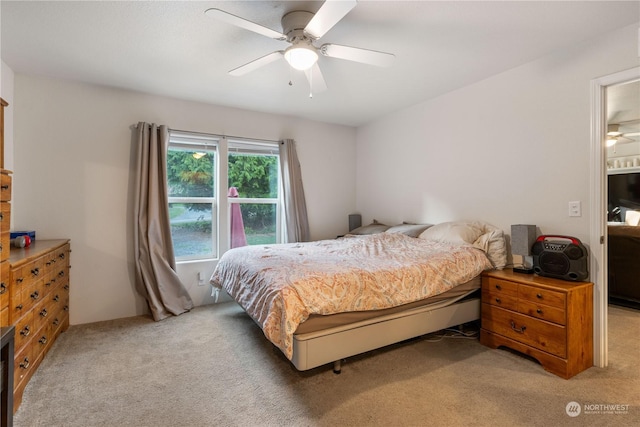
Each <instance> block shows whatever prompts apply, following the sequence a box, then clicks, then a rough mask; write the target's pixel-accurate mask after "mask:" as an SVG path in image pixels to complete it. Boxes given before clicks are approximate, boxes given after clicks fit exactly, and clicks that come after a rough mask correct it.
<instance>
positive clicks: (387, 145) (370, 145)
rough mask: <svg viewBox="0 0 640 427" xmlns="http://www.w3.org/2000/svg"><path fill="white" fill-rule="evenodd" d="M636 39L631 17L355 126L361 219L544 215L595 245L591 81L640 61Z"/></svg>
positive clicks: (548, 230)
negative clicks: (575, 204)
mask: <svg viewBox="0 0 640 427" xmlns="http://www.w3.org/2000/svg"><path fill="white" fill-rule="evenodd" d="M637 43H638V26H637V25H632V26H628V27H625V28H622V29H620V30H617V31H615V32H613V33H609V34H607V35H606V36H605V37H601V38H599V39H598V40H592V41H589V42H585V43H583V44H581V45H579V46H575V47H573V48H571V49H566V50H562V51H558V52H556V53H555V54H553V55H550V56H548V57H545V58H542V59H540V60H537V61H535V62H532V63H529V64H526V65H524V66H521V67H518V68H515V69H512V70H509V71H507V72H504V73H501V74H499V75H496V76H493V77H491V78H488V79H486V80H484V81H481V82H478V83H476V84H473V85H470V86H467V87H464V88H462V89H459V90H457V91H454V92H450V93H447V94H445V95H443V96H441V97H439V98H436V99H432V100H428V101H425V102H423V103H421V104H418V105H416V106H413V107H411V108H407V109H404V110H402V111H399V112H397V113H396V114H393V115H390V116H387V117H384V118H382V119H380V120H377V121H375V122H373V123H370V124H368V125H367V126H363V127H361V128H359V129H358V134H357V203H356V206H357V208H358V210H359V211H360V212H361V213H362V214H363V222H368V221H370V220H371V219H373V218H375V219H377V220H379V221H381V222H388V223H397V222H401V221H403V220H414V221H421V222H426V223H438V222H442V221H448V220H458V219H480V220H485V221H488V222H490V223H493V224H494V225H496V226H498V227H500V228H502V229H503V230H504V231H505V232H506V233H509V232H510V226H511V224H520V223H524V224H536V225H538V227H539V228H540V229H541V231H542V232H543V233H544V234H553V233H559V234H566V235H573V236H576V237H578V238H580V239H582V240H583V242H585V243H588V238H589V224H590V222H589V221H590V218H589V211H590V203H592V200H591V199H592V197H591V195H590V194H589V174H590V154H591V152H590V119H591V113H590V99H591V98H590V81H591V80H592V79H594V78H597V77H600V76H603V75H607V74H611V73H614V72H617V71H621V70H625V69H629V68H632V67H634V66H637V65H638V56H637V55H638V47H637ZM575 200H578V201H581V202H582V216H581V217H579V218H576V217H571V218H570V217H569V216H568V202H569V201H575Z"/></svg>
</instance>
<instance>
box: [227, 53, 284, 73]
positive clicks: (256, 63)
mask: <svg viewBox="0 0 640 427" xmlns="http://www.w3.org/2000/svg"><path fill="white" fill-rule="evenodd" d="M283 55H284V51H282V50H277V51H275V52H271V53H270V54H268V55H265V56H263V57H261V58H258V59H256V60H253V61H251V62H248V63H246V64H244V65H241V66H239V67H238V68H234V69H233V70H231V71H229V74H231V75H232V76H242V75H244V74H247V73H250V72H251V71H253V70H257V69H258V68H260V67H262V66H265V65H267V64H269V63H271V62H273V61H276V60H278V59H280V58H282V57H283Z"/></svg>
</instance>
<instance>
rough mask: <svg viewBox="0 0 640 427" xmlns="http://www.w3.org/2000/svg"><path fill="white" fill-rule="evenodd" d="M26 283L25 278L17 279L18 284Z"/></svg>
mask: <svg viewBox="0 0 640 427" xmlns="http://www.w3.org/2000/svg"><path fill="white" fill-rule="evenodd" d="M22 282H24V277H19V278H17V279H16V283H22Z"/></svg>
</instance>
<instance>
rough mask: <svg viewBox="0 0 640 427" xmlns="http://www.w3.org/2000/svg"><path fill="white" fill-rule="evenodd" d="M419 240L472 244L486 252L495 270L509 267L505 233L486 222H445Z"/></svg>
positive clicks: (422, 235)
mask: <svg viewBox="0 0 640 427" xmlns="http://www.w3.org/2000/svg"><path fill="white" fill-rule="evenodd" d="M419 238H420V239H427V240H437V241H441V242H448V243H458V244H465V243H466V244H470V245H473V246H474V247H476V248H478V249H480V250H482V251H484V252H485V253H486V254H487V258H489V261H491V264H492V265H493V267H494V268H497V269H503V268H504V267H505V266H506V265H507V243H506V241H505V239H504V232H503V231H502V230H501V229H499V228H497V227H495V226H493V225H491V224H488V223H486V222H482V221H456V222H444V223H441V224H436V225H434V226H433V227H431V228H428V229H426V230H425V231H424V232H422V234H420V236H419Z"/></svg>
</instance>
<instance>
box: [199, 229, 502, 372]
mask: <svg viewBox="0 0 640 427" xmlns="http://www.w3.org/2000/svg"><path fill="white" fill-rule="evenodd" d="M418 231H419V233H418ZM505 246H506V245H505V242H504V236H503V233H502V231H501V230H500V229H497V228H496V227H493V226H491V225H489V224H486V223H483V222H478V221H474V222H447V223H442V224H437V225H435V226H428V225H411V224H401V225H398V226H394V227H389V226H385V225H383V224H379V223H376V222H375V221H374V224H370V225H369V226H365V227H361V228H360V229H357V230H354V231H352V234H349V235H346V236H344V237H342V238H338V239H331V240H321V241H316V242H306V243H292V244H276V245H259V246H246V247H242V248H235V249H232V250H230V251H228V252H226V253H225V254H224V255H223V256H222V257H221V258H220V261H219V262H218V265H217V267H216V269H215V271H214V273H213V275H212V277H211V281H210V282H211V284H212V285H213V287H214V288H215V289H216V290H217V289H224V290H225V291H226V292H227V293H228V294H229V295H230V296H231V297H232V298H233V299H234V300H235V301H236V302H237V303H238V304H239V305H240V306H241V307H242V308H243V309H244V310H245V311H246V312H247V314H248V315H249V316H250V317H251V318H253V320H254V321H255V322H256V323H257V324H258V326H260V328H261V329H262V331H263V332H264V334H265V336H266V337H267V338H268V339H269V340H270V341H271V342H272V343H273V344H274V345H275V346H277V347H278V348H279V349H280V350H281V351H282V353H283V354H284V355H285V356H286V357H287V358H288V359H289V360H290V361H291V362H292V364H293V365H294V366H295V367H296V369H298V370H308V369H311V368H315V367H318V366H322V365H325V364H328V363H333V365H334V371H335V372H337V373H339V372H340V363H341V360H343V359H345V358H347V357H350V356H354V355H356V354H360V353H363V352H366V351H369V350H373V349H376V348H380V347H383V346H386V345H390V344H393V343H396V342H400V341H403V340H406V339H409V338H413V337H416V336H420V335H424V334H427V333H430V332H434V331H437V330H441V329H444V328H447V327H451V326H456V325H460V324H463V323H467V322H470V321H474V320H477V319H479V318H480V298H479V291H478V289H479V287H480V279H479V276H480V274H481V273H482V272H483V271H485V270H489V269H493V268H503V267H504V265H505V264H506V250H505Z"/></svg>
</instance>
